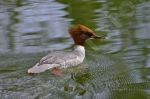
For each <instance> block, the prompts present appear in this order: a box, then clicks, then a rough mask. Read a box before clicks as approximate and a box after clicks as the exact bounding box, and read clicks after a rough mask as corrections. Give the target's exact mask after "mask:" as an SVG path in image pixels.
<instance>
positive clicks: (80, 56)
mask: <svg viewBox="0 0 150 99" xmlns="http://www.w3.org/2000/svg"><path fill="white" fill-rule="evenodd" d="M68 32H69V34H70V35H71V37H72V38H73V41H74V48H73V50H72V51H53V52H50V53H49V54H48V55H46V56H45V57H43V58H42V59H41V60H40V61H39V62H37V63H36V64H35V65H34V66H33V67H31V68H29V69H28V70H27V72H28V73H41V72H45V71H46V70H49V69H52V70H53V73H54V74H56V75H57V74H58V75H59V74H60V69H62V68H68V67H72V66H78V65H79V64H81V63H82V62H83V60H84V58H85V47H84V45H85V42H86V40H87V39H101V38H103V36H99V35H97V34H96V33H95V32H94V31H93V30H91V29H90V28H88V27H87V26H85V25H82V24H77V25H74V26H72V27H71V28H70V29H69V30H68Z"/></svg>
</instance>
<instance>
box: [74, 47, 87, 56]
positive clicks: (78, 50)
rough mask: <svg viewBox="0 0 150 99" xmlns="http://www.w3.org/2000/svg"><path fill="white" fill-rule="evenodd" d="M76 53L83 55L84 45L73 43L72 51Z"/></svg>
mask: <svg viewBox="0 0 150 99" xmlns="http://www.w3.org/2000/svg"><path fill="white" fill-rule="evenodd" d="M73 52H74V53H75V54H76V55H78V56H80V57H83V58H84V57H85V49H84V46H81V45H75V47H74V51H73Z"/></svg>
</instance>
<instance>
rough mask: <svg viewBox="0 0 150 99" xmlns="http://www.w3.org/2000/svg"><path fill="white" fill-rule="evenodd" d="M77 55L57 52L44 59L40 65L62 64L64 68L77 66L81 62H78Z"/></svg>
mask: <svg viewBox="0 0 150 99" xmlns="http://www.w3.org/2000/svg"><path fill="white" fill-rule="evenodd" d="M77 58H78V57H77V55H75V54H73V53H66V52H55V53H50V54H49V55H47V56H45V57H43V58H42V59H41V60H40V62H39V65H41V64H60V66H62V67H68V66H71V65H77V64H78V63H79V62H78V60H77Z"/></svg>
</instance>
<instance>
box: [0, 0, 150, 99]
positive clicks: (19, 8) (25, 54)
mask: <svg viewBox="0 0 150 99" xmlns="http://www.w3.org/2000/svg"><path fill="white" fill-rule="evenodd" d="M149 9H150V1H149V0H136V1H134V0H129V1H121V0H107V1H106V0H73V1H69V0H67V1H66V0H44V1H41V0H24V1H22V0H1V1H0V98H1V99H149V98H150V90H149V89H150V45H149V44H150V33H149V28H150V10H149ZM78 23H81V24H84V25H86V26H89V27H90V28H92V29H93V30H94V31H96V32H97V34H99V35H107V36H106V39H105V40H88V41H87V42H86V59H85V60H84V62H83V64H81V65H79V66H78V67H73V68H67V69H63V70H62V71H63V75H62V76H60V77H57V76H54V75H52V74H51V71H46V72H44V73H41V74H37V75H29V74H27V69H28V68H30V67H31V66H33V65H34V64H35V63H36V62H37V61H38V60H39V59H40V58H41V57H43V56H44V55H46V54H47V53H48V52H49V51H51V50H68V49H71V48H72V46H73V41H72V39H71V38H70V36H69V34H68V33H67V30H68V28H69V27H70V26H71V25H73V24H78Z"/></svg>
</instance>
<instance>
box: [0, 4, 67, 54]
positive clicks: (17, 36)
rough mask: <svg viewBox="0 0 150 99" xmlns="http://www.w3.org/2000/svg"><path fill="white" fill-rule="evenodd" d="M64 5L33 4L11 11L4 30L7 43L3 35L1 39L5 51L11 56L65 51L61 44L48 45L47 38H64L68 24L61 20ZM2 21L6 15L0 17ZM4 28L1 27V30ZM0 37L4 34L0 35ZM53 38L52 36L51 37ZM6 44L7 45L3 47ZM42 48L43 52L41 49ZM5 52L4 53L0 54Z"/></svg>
mask: <svg viewBox="0 0 150 99" xmlns="http://www.w3.org/2000/svg"><path fill="white" fill-rule="evenodd" d="M64 8H65V5H63V4H60V3H56V2H54V1H47V2H35V3H32V2H31V3H30V2H29V4H28V5H26V6H19V7H16V8H13V11H12V12H10V13H9V14H10V17H8V19H7V20H9V21H8V22H7V21H5V23H6V22H7V23H8V24H7V25H6V27H7V28H6V29H7V30H8V32H7V34H8V37H9V38H8V39H6V38H7V37H6V36H5V34H3V35H2V34H1V35H2V36H1V37H4V39H5V40H6V41H5V40H2V41H3V42H4V41H5V46H8V48H6V47H3V48H5V49H9V50H13V51H15V52H33V51H34V52H38V51H43V50H48V49H54V48H55V49H58V48H57V47H58V46H59V47H60V46H61V48H66V47H68V44H69V43H67V42H65V43H67V44H66V45H65V46H64V44H63V46H62V44H51V45H49V44H48V41H49V39H51V38H58V39H59V38H62V37H65V38H66V37H68V34H67V32H66V31H67V27H68V22H67V21H66V20H64V18H62V17H63V16H66V15H67V13H66V12H65V11H63V10H61V9H64ZM2 15H3V16H2V17H3V18H4V20H6V18H7V17H6V16H7V15H6V14H5V13H2ZM4 25H5V24H2V26H4ZM1 32H3V33H5V32H6V30H4V31H1ZM54 34H55V35H54ZM7 43H8V44H7ZM43 48H44V49H43ZM4 51H5V50H4Z"/></svg>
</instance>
